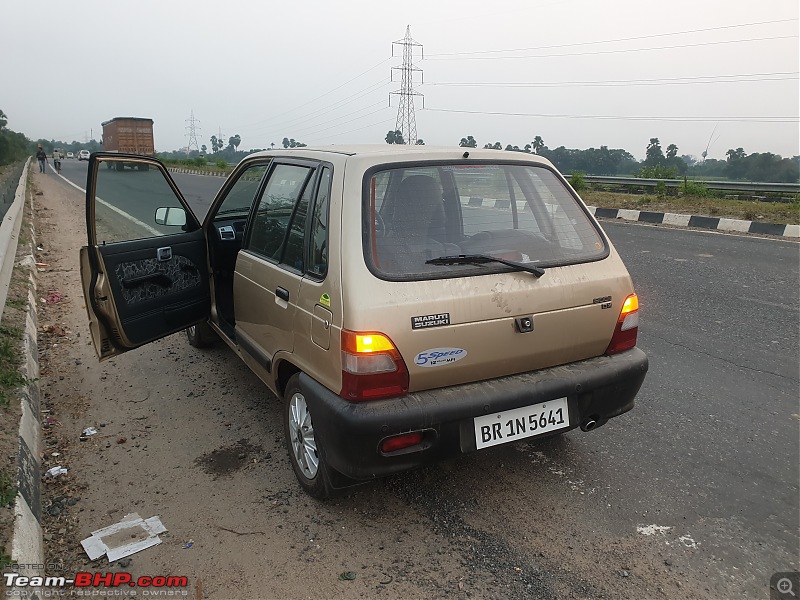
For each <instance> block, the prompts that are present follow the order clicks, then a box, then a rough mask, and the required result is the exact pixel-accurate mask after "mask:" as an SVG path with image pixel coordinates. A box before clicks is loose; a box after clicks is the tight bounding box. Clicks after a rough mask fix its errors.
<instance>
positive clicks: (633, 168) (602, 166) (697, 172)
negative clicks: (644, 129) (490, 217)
mask: <svg viewBox="0 0 800 600" xmlns="http://www.w3.org/2000/svg"><path fill="white" fill-rule="evenodd" d="M387 141H388V140H387ZM458 145H459V146H461V147H464V148H477V147H478V142H477V141H476V140H475V138H474V137H473V136H471V135H468V136H466V137H463V138H461V141H460V142H459V144H458ZM483 148H486V149H490V150H508V151H511V152H525V153H531V154H538V155H539V156H543V157H544V158H547V159H548V160H549V161H550V162H552V163H553V164H554V165H555V166H556V168H558V170H559V171H561V172H563V173H586V174H589V175H607V176H615V175H617V176H639V177H646V178H652V179H675V178H678V177H683V176H693V177H705V178H710V177H718V178H727V179H741V180H746V181H769V182H776V183H795V182H797V181H798V180H800V156H793V157H792V158H782V157H781V156H780V155H778V154H772V153H771V152H763V153H758V152H756V153H753V154H747V153H746V152H745V151H744V149H743V148H737V149H735V150H734V149H730V150H728V151H727V152H726V156H727V158H726V160H716V159H713V158H712V159H706V158H705V157H704V158H703V159H702V160H700V161H698V160H697V159H695V158H694V157H693V156H690V155H686V154H684V155H679V154H678V152H679V148H678V146H676V145H675V144H669V145H668V146H667V148H666V152H665V151H664V149H663V148H662V146H661V141H660V140H659V139H658V138H650V141H649V143H648V144H647V146H646V148H645V159H644V160H643V161H637V160H636V158H634V156H633V155H632V154H631V153H630V152H628V151H627V150H623V149H621V148H609V147H608V146H600V148H588V149H586V150H578V149H574V148H565V147H564V146H559V147H558V148H549V147H548V146H547V145H546V144H545V143H544V140H543V139H542V138H541V137H540V136H538V135H537V136H535V137H534V138H533V140H532V141H531V142H529V143H527V144H525V145H524V146H523V147H522V148H520V147H519V146H512V145H511V144H508V145H506V146H505V148H504V147H503V145H502V144H501V143H500V142H494V143H487V144H484V146H483ZM704 154H705V153H704Z"/></svg>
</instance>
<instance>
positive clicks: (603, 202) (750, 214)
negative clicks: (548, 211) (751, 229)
mask: <svg viewBox="0 0 800 600" xmlns="http://www.w3.org/2000/svg"><path fill="white" fill-rule="evenodd" d="M701 193H702V192H701ZM581 197H582V198H583V201H584V202H586V204H589V205H591V206H597V207H600V208H630V209H636V210H645V209H646V210H648V211H653V212H670V213H682V214H689V215H700V216H708V217H711V216H713V217H724V218H728V219H744V220H746V221H761V222H764V223H777V224H783V223H787V224H789V225H798V224H800V202H798V201H794V202H756V201H752V200H736V199H733V198H716V197H713V196H711V195H698V196H691V195H683V196H670V195H663V196H662V195H657V196H654V195H648V194H645V195H643V196H637V195H632V194H622V193H616V192H604V191H598V190H591V189H589V190H584V191H583V193H581Z"/></svg>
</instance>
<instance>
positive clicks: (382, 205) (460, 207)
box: [363, 164, 608, 279]
mask: <svg viewBox="0 0 800 600" xmlns="http://www.w3.org/2000/svg"><path fill="white" fill-rule="evenodd" d="M365 184H366V190H365V195H364V196H365V200H364V202H365V207H364V208H365V212H364V219H363V223H364V225H363V229H364V242H365V243H364V248H365V258H366V259H367V264H369V265H370V267H371V268H372V269H373V270H374V271H375V272H376V273H377V274H378V275H382V276H387V277H389V278H400V279H430V278H436V277H455V276H463V275H479V274H485V273H489V272H493V271H495V272H496V271H503V270H509V268H510V267H508V266H504V265H502V264H499V263H490V262H485V263H483V264H481V265H474V264H472V265H471V264H431V263H429V262H427V261H430V260H432V259H436V258H442V257H450V256H459V255H484V256H490V257H496V258H502V259H504V260H507V261H514V262H518V263H524V264H529V265H531V266H539V267H547V266H557V265H566V264H574V263H580V262H588V261H592V260H598V259H601V258H604V257H605V256H606V255H607V254H608V248H607V247H606V243H605V239H604V237H603V236H602V235H601V233H600V231H599V230H598V229H597V228H596V227H595V225H594V224H593V223H592V222H591V221H590V220H589V218H588V217H587V215H586V213H585V212H584V211H583V210H582V209H581V208H580V206H579V205H578V201H577V200H576V199H575V197H574V196H573V195H572V194H571V193H570V191H569V190H568V189H567V188H566V186H565V185H564V183H562V181H561V180H560V179H559V178H558V176H556V174H555V173H554V172H553V171H551V170H549V169H548V168H546V167H539V166H535V165H514V164H477V165H469V166H465V165H463V164H459V165H437V166H413V167H406V166H404V167H395V168H386V169H381V170H377V171H373V172H371V173H368V174H367V177H366V178H365Z"/></svg>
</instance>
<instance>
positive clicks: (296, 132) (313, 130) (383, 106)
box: [292, 102, 387, 136]
mask: <svg viewBox="0 0 800 600" xmlns="http://www.w3.org/2000/svg"><path fill="white" fill-rule="evenodd" d="M378 104H380V106H381V107H380V108H379V109H377V110H374V111H372V112H370V113H367V114H365V115H361V116H360V117H357V118H355V119H351V120H349V121H345V122H344V123H337V124H336V125H333V126H332V127H328V128H327V129H322V130H319V129H317V128H318V127H321V126H323V125H327V124H329V123H335V122H336V121H339V120H340V119H344V118H347V117H349V116H352V115H355V114H357V113H360V112H362V111H365V110H369V109H371V108H375V107H376V106H377V105H378ZM386 108H387V106H386V104H385V102H379V103H377V104H372V105H371V106H366V107H364V108H360V109H358V110H356V111H353V112H351V113H348V114H346V115H341V116H339V117H336V118H335V119H331V120H329V121H323V122H322V123H316V124H315V125H310V126H309V127H306V128H301V129H300V130H293V131H292V133H293V134H294V135H303V136H304V135H309V134H307V133H304V132H308V131H310V135H314V134H316V133H319V132H320V131H327V130H328V129H333V128H335V127H338V126H340V125H346V124H347V123H352V122H353V121H358V120H359V119H365V118H366V117H369V116H370V115H374V114H375V113H377V112H380V111H382V110H385V109H386Z"/></svg>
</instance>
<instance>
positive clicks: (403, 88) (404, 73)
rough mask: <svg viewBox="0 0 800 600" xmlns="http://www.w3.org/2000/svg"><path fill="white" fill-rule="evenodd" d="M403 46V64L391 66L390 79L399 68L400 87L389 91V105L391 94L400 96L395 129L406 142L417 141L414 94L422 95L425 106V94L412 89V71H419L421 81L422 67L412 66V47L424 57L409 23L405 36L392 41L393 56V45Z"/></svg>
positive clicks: (423, 105) (413, 142) (414, 142)
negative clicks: (416, 48)
mask: <svg viewBox="0 0 800 600" xmlns="http://www.w3.org/2000/svg"><path fill="white" fill-rule="evenodd" d="M397 44H399V45H401V46H403V66H402V67H392V81H394V72H395V69H398V70H400V73H401V78H400V89H399V90H397V91H396V92H390V94H389V105H390V106H391V102H392V98H391V97H392V96H393V95H399V96H400V105H399V106H398V107H397V124H396V125H395V130H396V131H399V132H400V133H401V134H402V135H403V141H405V143H406V144H416V143H417V120H416V118H415V117H414V96H420V97H422V107H423V108H425V96H423V95H422V94H420V93H419V92H417V91H415V90H414V72H415V71H419V73H420V83H422V69H420V68H418V67H415V66H414V47H415V46H416V47H419V55H420V58H424V54H423V52H422V44H420V43H418V42H415V41H414V40H413V39H412V38H411V25H408V26H406V37H404V38H403V39H402V40H398V41H396V42H392V56H394V47H395V45H397Z"/></svg>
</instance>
